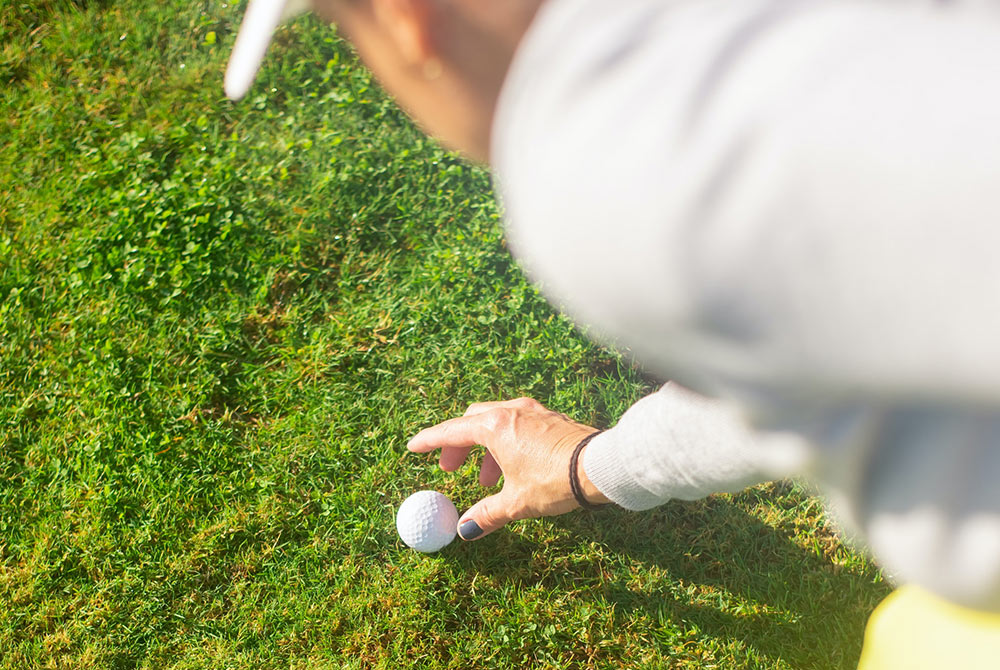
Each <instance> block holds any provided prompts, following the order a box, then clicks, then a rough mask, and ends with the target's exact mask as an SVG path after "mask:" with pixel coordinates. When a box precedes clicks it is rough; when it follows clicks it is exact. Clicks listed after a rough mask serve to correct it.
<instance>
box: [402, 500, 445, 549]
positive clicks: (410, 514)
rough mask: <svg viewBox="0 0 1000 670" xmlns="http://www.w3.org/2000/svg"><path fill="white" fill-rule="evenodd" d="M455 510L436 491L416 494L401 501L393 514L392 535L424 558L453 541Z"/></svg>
mask: <svg viewBox="0 0 1000 670" xmlns="http://www.w3.org/2000/svg"><path fill="white" fill-rule="evenodd" d="M457 525H458V510H457V509H455V505H453V504H452V502H451V501H450V500H448V497H447V496H445V495H444V494H442V493H438V492H437V491H418V492H416V493H414V494H413V495H412V496H410V497H409V498H407V499H406V500H404V501H403V504H402V505H400V506H399V512H397V513H396V531H397V532H399V537H400V538H402V540H403V542H405V543H406V545H407V546H408V547H411V548H412V549H416V550H417V551H421V552H423V553H425V554H429V553H431V552H434V551H437V550H438V549H441V548H442V547H444V546H446V545H447V544H449V543H450V542H451V541H452V540H454V539H455V528H456V526H457Z"/></svg>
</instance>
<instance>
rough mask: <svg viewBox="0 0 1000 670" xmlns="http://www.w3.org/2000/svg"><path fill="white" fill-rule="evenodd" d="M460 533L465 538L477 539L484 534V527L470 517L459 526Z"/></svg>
mask: <svg viewBox="0 0 1000 670" xmlns="http://www.w3.org/2000/svg"><path fill="white" fill-rule="evenodd" d="M458 534H459V535H461V536H462V539H463V540H475V539H476V538H477V537H479V536H480V535H482V534H483V529H482V528H480V527H479V524H478V523H476V522H475V521H473V520H472V519H469V520H468V521H466V522H464V523H463V524H462V525H461V526H459V527H458Z"/></svg>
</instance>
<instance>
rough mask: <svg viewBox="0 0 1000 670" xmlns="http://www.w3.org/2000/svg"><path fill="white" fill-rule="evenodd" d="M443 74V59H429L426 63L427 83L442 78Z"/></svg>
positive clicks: (425, 76) (425, 74)
mask: <svg viewBox="0 0 1000 670" xmlns="http://www.w3.org/2000/svg"><path fill="white" fill-rule="evenodd" d="M442 72H444V68H443V67H442V65H441V59H439V58H428V59H427V60H426V61H424V79H426V80H427V81H434V80H435V79H438V78H440V77H441V73H442Z"/></svg>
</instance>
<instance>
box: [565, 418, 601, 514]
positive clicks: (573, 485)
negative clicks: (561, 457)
mask: <svg viewBox="0 0 1000 670" xmlns="http://www.w3.org/2000/svg"><path fill="white" fill-rule="evenodd" d="M603 432H604V431H602V430H598V431H595V432H593V433H591V434H590V435H588V436H587V437H585V438H583V439H582V440H580V444H578V445H576V448H575V449H574V450H573V455H572V456H570V459H569V490H570V491H572V492H573V497H574V498H576V501H577V502H578V503H579V504H580V507H582V508H584V509H601V508H602V507H604V505H598V504H596V503H592V502H590V501H589V500H587V499H586V498H584V497H583V487H582V486H580V475H579V473H578V472H577V464H578V463H579V461H580V453H581V452H583V448H584V447H586V446H587V445H588V444H590V441H591V440H592V439H594V438H595V437H597V436H598V435H600V434H601V433H603Z"/></svg>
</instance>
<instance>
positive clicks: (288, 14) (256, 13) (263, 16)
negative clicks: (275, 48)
mask: <svg viewBox="0 0 1000 670" xmlns="http://www.w3.org/2000/svg"><path fill="white" fill-rule="evenodd" d="M310 5H311V2H310V0H250V4H249V5H248V6H247V13H246V14H245V15H244V16H243V23H242V24H241V25H240V32H239V34H238V35H237V36H236V44H235V45H233V53H232V55H230V56H229V66H228V67H227V68H226V79H225V83H224V84H223V88H224V90H225V91H226V97H227V98H229V99H230V100H239V99H240V98H242V97H243V96H245V95H246V94H247V91H249V90H250V85H251V84H252V83H253V79H254V77H255V76H256V75H257V70H259V69H260V64H261V63H262V62H263V61H264V54H265V53H267V46H268V45H269V44H270V43H271V37H272V35H274V31H275V30H276V29H277V27H278V26H279V25H281V22H282V21H286V20H288V19H290V18H292V17H294V16H296V15H298V14H301V13H302V12H305V11H307V10H308V9H309V7H310Z"/></svg>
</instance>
